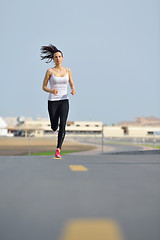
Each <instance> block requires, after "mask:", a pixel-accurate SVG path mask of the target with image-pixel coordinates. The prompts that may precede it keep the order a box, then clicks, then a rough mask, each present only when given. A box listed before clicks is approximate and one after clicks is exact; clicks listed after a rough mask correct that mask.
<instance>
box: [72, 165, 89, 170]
mask: <svg viewBox="0 0 160 240" xmlns="http://www.w3.org/2000/svg"><path fill="white" fill-rule="evenodd" d="M69 167H70V169H71V170H72V171H88V169H87V168H85V167H84V166H82V165H69Z"/></svg>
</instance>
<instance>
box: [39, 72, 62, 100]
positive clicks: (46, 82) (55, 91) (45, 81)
mask: <svg viewBox="0 0 160 240" xmlns="http://www.w3.org/2000/svg"><path fill="white" fill-rule="evenodd" d="M51 75H52V73H51V72H50V70H47V72H46V75H45V77H44V80H43V85H42V89H43V90H44V91H45V92H49V93H53V94H55V95H56V94H57V93H58V91H57V89H54V90H52V89H50V88H48V87H47V85H48V81H49V79H50V77H51Z"/></svg>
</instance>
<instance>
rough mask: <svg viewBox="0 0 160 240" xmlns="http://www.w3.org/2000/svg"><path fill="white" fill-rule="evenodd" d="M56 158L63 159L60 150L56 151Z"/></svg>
mask: <svg viewBox="0 0 160 240" xmlns="http://www.w3.org/2000/svg"><path fill="white" fill-rule="evenodd" d="M55 157H56V158H62V156H61V155H60V151H59V150H58V149H57V150H56V153H55Z"/></svg>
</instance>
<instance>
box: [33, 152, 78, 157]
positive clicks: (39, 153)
mask: <svg viewBox="0 0 160 240" xmlns="http://www.w3.org/2000/svg"><path fill="white" fill-rule="evenodd" d="M74 152H79V151H61V154H62V155H65V154H67V153H74ZM54 153H55V152H54V151H52V152H38V153H31V155H32V156H40V155H43V156H47V155H54Z"/></svg>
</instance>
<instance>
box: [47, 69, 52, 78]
mask: <svg viewBox="0 0 160 240" xmlns="http://www.w3.org/2000/svg"><path fill="white" fill-rule="evenodd" d="M52 73H53V69H52V68H49V69H47V71H46V74H47V75H48V76H51V75H52Z"/></svg>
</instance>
